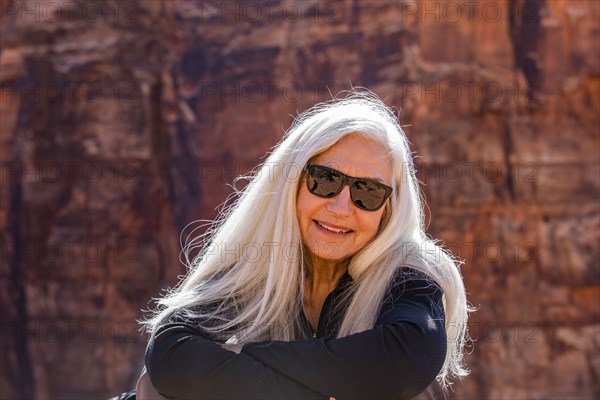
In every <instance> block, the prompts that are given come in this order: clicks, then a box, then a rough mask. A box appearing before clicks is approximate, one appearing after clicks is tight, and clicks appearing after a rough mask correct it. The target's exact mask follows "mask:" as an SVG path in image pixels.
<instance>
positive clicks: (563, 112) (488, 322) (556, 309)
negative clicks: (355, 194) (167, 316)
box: [0, 0, 600, 399]
mask: <svg viewBox="0 0 600 400" xmlns="http://www.w3.org/2000/svg"><path fill="white" fill-rule="evenodd" d="M0 11H1V25H0V34H1V39H0V44H1V51H0V83H1V90H0V96H1V100H0V156H1V170H0V172H1V174H0V185H1V193H0V234H1V238H0V239H1V246H2V247H1V260H0V261H1V267H0V313H1V314H0V315H1V317H0V324H1V325H0V338H1V342H0V398H1V399H33V398H35V399H59V398H61V399H62V398H71V399H83V398H106V397H109V396H111V395H115V394H117V393H119V392H121V391H124V390H127V389H129V388H131V387H133V385H134V383H135V380H136V378H137V376H138V374H139V371H140V369H141V367H142V357H143V351H144V347H145V341H146V338H145V336H144V335H142V334H141V333H139V332H138V325H137V324H136V322H135V320H136V318H139V317H140V316H141V315H142V312H141V311H140V310H141V309H144V308H146V307H147V306H148V304H149V302H150V300H151V298H152V297H154V296H157V295H158V294H159V293H160V291H161V289H163V288H166V287H168V286H170V285H173V284H174V283H175V282H176V281H177V276H178V275H181V274H183V273H185V268H184V267H183V266H182V265H181V264H180V263H179V261H178V256H179V251H180V245H179V235H180V233H181V232H182V230H183V229H184V227H185V226H186V225H187V224H188V223H189V222H191V221H194V220H197V219H211V218H214V216H215V215H216V211H215V209H216V207H217V206H218V205H219V204H221V203H222V202H223V201H224V200H225V198H226V197H227V195H228V194H230V193H231V188H230V187H229V186H228V184H231V183H232V181H233V179H234V178H235V176H237V175H239V174H241V173H246V172H248V171H249V170H251V169H252V168H253V167H254V166H255V165H256V164H258V163H259V162H261V160H262V158H261V157H262V156H263V155H264V154H265V153H266V152H267V151H268V150H269V149H270V148H271V147H272V146H273V145H274V144H275V143H277V141H278V140H279V139H280V138H281V136H282V134H283V132H284V130H285V129H286V128H287V127H289V125H290V123H291V121H292V116H293V115H296V114H297V113H298V112H300V111H303V110H305V109H306V108H307V107H309V106H311V105H312V104H314V103H315V102H318V101H322V100H327V99H329V98H330V97H331V96H330V92H331V93H336V92H338V91H340V90H343V89H348V88H349V87H350V85H354V86H366V87H368V88H370V89H371V90H373V91H374V92H375V93H377V94H378V95H379V96H380V97H382V98H383V99H385V101H386V103H387V104H388V105H390V106H395V107H396V108H397V111H398V113H399V116H400V121H401V123H402V125H404V126H405V127H406V128H405V129H406V132H407V135H408V136H409V138H410V140H411V142H412V145H413V150H414V151H415V152H416V154H417V155H418V156H419V157H418V158H417V166H418V170H419V177H420V179H421V180H422V181H423V185H422V190H423V192H424V194H425V196H426V199H427V203H428V206H429V208H428V220H429V224H428V231H429V232H430V234H431V235H432V236H434V237H436V238H439V239H441V240H443V241H444V242H445V244H446V246H447V247H448V248H449V249H450V250H452V251H454V252H455V254H457V256H458V257H461V258H462V259H464V260H465V264H464V266H463V268H462V273H463V275H464V279H465V283H466V286H467V289H468V292H469V299H470V301H471V303H472V304H473V305H474V306H476V307H478V308H479V310H478V311H477V312H476V313H474V314H473V316H472V319H471V323H470V326H471V335H472V337H473V339H474V340H475V341H474V343H473V346H472V347H471V348H470V349H469V354H468V355H467V357H466V361H467V364H468V365H469V367H470V369H471V370H472V374H471V376H469V377H468V378H467V379H465V380H464V381H463V382H458V383H456V384H455V385H454V390H455V392H454V393H453V397H454V398H457V399H458V398H460V399H463V398H468V399H490V398H493V399H501V398H502V399H505V398H511V399H517V398H518V399H548V398H556V399H564V398H572V399H574V398H577V399H592V398H598V397H599V396H600V383H599V377H600V301H599V300H600V268H599V261H598V260H599V258H600V254H599V253H600V250H599V242H600V212H599V211H600V204H599V198H600V146H599V137H600V128H599V126H600V24H599V21H600V3H599V2H597V1H595V0H590V1H588V0H579V1H578V0H574V1H571V0H569V1H567V0H545V1H544V0H540V1H532V0H498V1H485V0H479V1H462V0H459V1H450V2H445V1H402V0H399V1H384V0H379V1H368V0H360V1H357V0H355V1H342V2H333V1H319V2H317V1H308V0H307V1H297V2H294V1H272V2H251V1H250V2H231V1H227V2H203V1H191V0H186V1H169V0H146V1H143V0H139V1H134V0H123V1H113V0H95V1H84V0H70V1H43V0H31V1H29V0H28V1H13V0H2V1H0ZM399 379H401V377H399Z"/></svg>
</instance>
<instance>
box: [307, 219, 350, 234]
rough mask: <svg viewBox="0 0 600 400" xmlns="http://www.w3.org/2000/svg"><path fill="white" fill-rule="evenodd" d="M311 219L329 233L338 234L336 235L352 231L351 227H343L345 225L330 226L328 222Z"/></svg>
mask: <svg viewBox="0 0 600 400" xmlns="http://www.w3.org/2000/svg"><path fill="white" fill-rule="evenodd" d="M313 221H314V222H315V224H316V225H317V226H318V227H319V228H321V230H325V231H327V232H330V233H335V234H338V235H345V234H348V233H350V232H353V231H352V229H348V228H345V227H339V226H332V225H329V224H326V223H324V222H320V221H317V220H313Z"/></svg>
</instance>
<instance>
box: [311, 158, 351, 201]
mask: <svg viewBox="0 0 600 400" xmlns="http://www.w3.org/2000/svg"><path fill="white" fill-rule="evenodd" d="M343 183H344V177H343V176H342V175H341V174H339V173H337V172H336V171H333V170H330V169H328V168H321V167H319V166H316V165H313V166H311V167H310V169H309V171H308V180H307V184H308V190H309V191H310V192H311V193H313V194H316V195H317V196H321V197H333V196H335V195H336V194H338V192H339V191H340V188H341V187H342V184H343Z"/></svg>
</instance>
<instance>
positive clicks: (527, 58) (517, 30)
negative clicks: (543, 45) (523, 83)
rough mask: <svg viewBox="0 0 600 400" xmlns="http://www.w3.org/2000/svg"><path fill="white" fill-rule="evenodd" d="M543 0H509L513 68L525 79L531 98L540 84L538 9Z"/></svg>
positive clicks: (529, 97)
mask: <svg viewBox="0 0 600 400" xmlns="http://www.w3.org/2000/svg"><path fill="white" fill-rule="evenodd" d="M544 3H545V0H510V2H509V19H508V23H509V33H510V39H511V44H512V48H513V53H514V57H515V70H520V71H521V72H522V73H523V75H524V77H525V79H526V80H527V98H528V100H530V101H531V100H533V99H534V98H535V95H536V92H537V91H539V90H540V86H541V81H542V77H541V72H542V70H541V68H540V63H539V57H538V42H539V39H540V38H541V35H542V29H541V24H540V19H541V17H540V11H541V10H542V8H543V7H544Z"/></svg>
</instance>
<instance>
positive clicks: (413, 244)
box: [143, 91, 470, 387]
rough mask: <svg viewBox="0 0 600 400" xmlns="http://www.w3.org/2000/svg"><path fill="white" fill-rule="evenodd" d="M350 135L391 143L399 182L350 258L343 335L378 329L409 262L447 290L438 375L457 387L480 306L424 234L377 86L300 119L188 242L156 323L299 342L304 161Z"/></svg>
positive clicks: (406, 163) (152, 328)
mask: <svg viewBox="0 0 600 400" xmlns="http://www.w3.org/2000/svg"><path fill="white" fill-rule="evenodd" d="M346 135H361V136H363V137H365V138H368V139H371V140H374V141H376V142H378V143H380V144H381V145H383V146H384V148H386V149H387V150H388V152H389V157H390V160H391V163H392V168H393V182H392V187H393V189H394V191H393V194H392V197H391V201H390V202H389V203H388V204H387V205H386V210H385V212H384V216H383V218H382V223H381V226H380V230H379V233H378V234H377V236H376V237H375V239H374V240H372V241H371V242H370V243H369V244H368V245H367V246H365V247H364V248H363V249H361V250H360V251H359V252H357V253H356V254H355V255H354V256H353V257H352V258H351V260H349V263H348V272H349V274H350V275H351V276H352V278H353V284H352V294H353V296H352V299H351V301H350V304H349V306H348V309H347V312H346V314H345V316H344V318H343V320H342V323H341V326H340V329H339V334H338V337H343V336H347V335H350V334H353V333H357V332H361V331H364V330H367V329H370V328H372V327H373V326H374V323H375V321H376V319H377V315H378V313H379V309H380V307H381V305H382V302H383V300H384V294H385V291H386V289H387V288H388V286H389V284H390V281H391V280H392V278H393V276H394V274H395V273H396V272H397V271H398V269H399V268H410V269H412V270H415V271H419V272H422V273H424V274H426V275H427V276H429V277H430V278H431V279H432V280H433V281H434V282H436V283H437V284H438V285H439V286H440V288H441V289H442V290H443V305H444V312H445V318H446V321H445V324H446V332H447V337H448V346H447V354H446V360H445V363H444V366H443V367H442V370H441V371H440V373H439V375H438V377H437V380H438V382H440V384H442V386H444V387H447V385H448V384H449V383H450V379H451V378H453V377H463V376H466V375H467V374H468V371H467V370H466V369H465V368H464V367H463V364H462V359H463V349H464V346H465V342H466V340H467V339H468V334H467V325H466V322H467V315H468V312H469V311H470V308H469V306H468V303H467V299H466V294H465V288H464V285H463V281H462V278H461V275H460V272H459V268H458V267H459V265H460V263H459V262H457V261H456V260H454V259H453V257H452V256H451V255H450V254H449V253H448V252H446V251H444V250H443V249H442V248H441V247H439V246H437V245H436V243H435V241H433V240H431V239H430V238H428V237H427V235H426V234H425V231H424V216H423V210H422V204H421V197H420V192H419V188H418V181H417V178H416V176H415V171H414V165H413V161H412V156H411V152H410V150H409V146H408V141H407V139H406V136H405V134H404V132H403V131H402V129H401V127H400V125H399V124H398V122H397V119H396V117H395V116H394V114H393V112H392V111H391V110H390V109H389V108H387V107H386V106H385V105H384V103H383V102H382V101H381V100H380V99H379V98H378V97H377V96H375V95H374V94H372V93H370V92H363V91H361V92H358V91H351V92H349V93H348V94H347V95H346V96H345V97H344V98H342V99H334V100H332V101H329V102H325V103H321V104H317V105H316V106H314V107H313V108H311V109H310V110H308V111H306V112H304V113H303V114H301V115H300V116H298V117H297V118H296V119H295V121H294V123H293V125H292V127H291V128H290V129H289V130H288V131H287V133H286V134H285V135H284V137H283V139H282V140H281V142H280V143H279V144H278V145H277V146H276V147H275V148H274V149H273V151H272V152H271V153H270V155H269V156H268V158H267V159H266V161H265V162H264V163H263V164H262V165H261V166H260V167H259V168H257V169H256V170H255V171H254V173H253V174H251V175H250V176H249V177H248V179H249V183H248V184H247V185H246V187H245V188H244V189H243V190H242V191H241V192H239V193H237V194H238V196H239V197H238V198H237V200H236V201H235V202H234V203H233V204H231V205H229V206H228V207H224V209H223V210H222V211H221V213H220V215H219V218H218V219H217V220H216V221H214V222H213V223H212V224H211V226H210V229H208V230H207V232H206V233H205V234H203V235H201V236H199V237H196V238H194V239H193V240H192V241H190V242H188V243H187V246H186V247H184V253H185V254H186V255H187V254H189V252H190V251H192V250H194V249H195V250H198V248H200V251H199V253H198V254H197V256H195V257H193V259H191V260H190V258H188V257H186V259H187V260H188V268H189V272H188V273H187V275H186V276H185V278H184V279H183V280H182V281H181V282H180V283H179V285H178V286H177V287H176V288H174V289H172V290H171V291H170V292H168V293H167V294H166V295H165V296H164V297H163V298H161V299H159V300H158V307H157V309H156V310H155V311H154V313H153V314H152V315H151V317H150V318H148V319H147V320H146V321H143V323H144V324H145V327H146V329H147V330H148V331H149V332H150V333H154V332H156V329H157V328H158V327H159V326H160V325H161V324H163V323H164V322H165V321H166V320H167V319H168V318H169V317H171V316H172V315H173V314H177V315H179V316H183V317H189V318H199V319H200V320H202V321H206V322H205V323H204V324H203V326H202V328H203V329H204V330H205V331H207V332H209V333H210V334H212V335H213V337H214V338H216V339H215V340H217V341H219V342H225V341H228V340H231V339H232V337H235V338H236V340H237V341H238V342H239V343H246V342H251V341H259V340H268V339H272V340H294V339H296V338H297V335H298V321H299V316H300V313H301V305H302V299H303V290H304V282H305V279H306V264H305V263H306V262H307V257H305V255H304V252H303V246H302V240H301V234H300V229H299V225H298V219H297V213H296V197H297V193H298V188H299V184H300V182H301V175H302V170H303V167H304V166H305V165H306V163H307V162H308V161H309V160H311V159H312V158H313V157H315V156H316V155H318V154H319V153H322V152H323V151H325V150H327V149H328V148H330V147H331V146H332V145H334V144H335V143H336V142H338V141H339V140H340V139H341V138H343V137H345V136H346Z"/></svg>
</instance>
